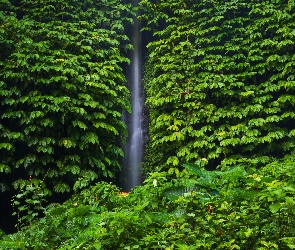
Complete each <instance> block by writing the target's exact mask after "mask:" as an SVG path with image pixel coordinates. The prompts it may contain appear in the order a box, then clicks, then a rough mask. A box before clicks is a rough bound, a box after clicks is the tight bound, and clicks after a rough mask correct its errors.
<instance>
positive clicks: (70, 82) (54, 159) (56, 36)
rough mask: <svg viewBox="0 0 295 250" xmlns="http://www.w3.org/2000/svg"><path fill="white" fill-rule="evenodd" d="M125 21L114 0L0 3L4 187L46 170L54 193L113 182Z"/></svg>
mask: <svg viewBox="0 0 295 250" xmlns="http://www.w3.org/2000/svg"><path fill="white" fill-rule="evenodd" d="M132 17H133V11H132V8H131V4H127V3H121V1H118V0H111V1H107V2H106V1H99V2H97V1H92V0H89V1H83V2H81V1H78V0H77V1H63V2H60V1H57V0H50V1H45V2H44V1H43V2H42V1H41V2H40V1H37V2H36V1H32V0H22V1H1V12H0V26H1V33H0V36H1V48H0V50H1V55H0V105H1V110H0V117H1V121H0V139H1V141H0V173H1V176H0V187H1V189H0V191H1V192H2V191H7V190H9V189H11V188H12V186H14V187H15V188H16V189H18V190H22V189H23V188H24V187H25V186H27V185H28V183H29V179H33V180H36V181H42V179H43V177H44V176H46V178H45V179H44V180H43V184H42V185H41V186H42V187H44V188H47V189H49V190H50V191H51V192H54V193H66V192H72V191H73V190H79V189H83V188H85V187H87V186H89V185H90V184H91V183H93V182H94V181H95V180H102V179H107V178H110V179H114V175H115V173H116V172H118V171H119V170H120V163H119V161H120V158H121V157H122V155H123V151H122V148H121V147H122V142H123V137H124V135H125V133H126V132H125V131H126V129H125V124H123V122H122V121H121V111H122V110H128V111H130V106H129V91H128V89H127V88H126V86H125V85H126V79H125V77H124V74H123V67H124V64H127V63H128V62H129V59H128V58H127V57H126V51H125V52H124V50H126V49H130V48H131V45H130V43H129V41H128V37H127V35H126V30H125V29H128V26H129V25H130V24H131V23H132ZM47 193H48V192H47ZM5 195H7V194H5ZM19 195H20V194H19Z"/></svg>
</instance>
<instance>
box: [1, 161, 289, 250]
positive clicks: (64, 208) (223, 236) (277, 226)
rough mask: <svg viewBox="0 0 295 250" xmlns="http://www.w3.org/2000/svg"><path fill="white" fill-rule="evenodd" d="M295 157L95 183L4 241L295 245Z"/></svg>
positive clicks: (83, 245)
mask: <svg viewBox="0 0 295 250" xmlns="http://www.w3.org/2000/svg"><path fill="white" fill-rule="evenodd" d="M294 160H295V159H294V157H290V156H288V157H286V158H285V159H284V161H281V162H273V163H272V164H270V165H268V166H265V167H264V168H262V169H260V170H259V171H257V172H256V173H254V174H252V175H249V174H247V173H246V172H245V170H244V169H243V168H242V167H236V168H233V169H231V170H230V171H224V172H219V171H217V172H215V171H212V172H210V171H206V170H201V169H200V168H199V167H197V166H193V165H188V164H187V165H186V169H185V170H184V171H182V172H179V171H178V169H177V168H171V169H170V170H169V171H168V172H162V173H158V172H154V173H153V174H151V175H150V176H149V177H148V178H147V179H146V181H145V184H144V185H143V186H141V187H137V188H135V189H134V190H133V192H132V193H130V194H129V195H128V196H126V195H125V194H124V193H123V194H122V193H119V189H118V188H117V187H116V186H114V185H110V184H107V183H98V184H97V185H95V186H93V187H92V188H90V189H87V190H84V191H82V192H81V193H80V194H79V195H75V196H73V197H72V198H71V199H70V200H68V201H67V202H66V203H64V204H62V205H60V204H52V205H51V206H50V207H49V208H47V210H46V217H45V218H43V219H41V220H40V221H38V222H35V223H32V224H30V227H29V229H28V228H27V227H26V228H24V229H23V230H22V231H20V232H19V233H17V234H14V235H8V236H3V237H2V240H1V241H0V247H3V248H4V249H40V250H41V249H44V250H45V249H60V250H61V249H63V250H65V249H110V250H111V249H147V250H148V249H171V250H172V249H182V250H195V249H208V250H211V249H261V250H262V249H263V250H265V249H294V247H295V238H294V233H295V229H294V223H295V217H294V205H295V200H294V194H295V188H294V181H295V179H294V176H295V175H294V174H295V172H294V169H295V164H294Z"/></svg>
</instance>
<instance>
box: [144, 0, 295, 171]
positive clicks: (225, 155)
mask: <svg viewBox="0 0 295 250" xmlns="http://www.w3.org/2000/svg"><path fill="white" fill-rule="evenodd" d="M141 7H142V9H143V14H142V17H141V18H142V19H143V20H144V23H145V27H144V29H148V30H151V32H152V33H153V36H154V38H155V40H154V41H153V42H151V43H149V45H148V48H149V51H150V53H149V59H148V65H149V66H148V67H147V68H148V71H147V73H146V80H145V88H146V93H147V103H148V105H149V108H150V118H151V123H150V143H149V146H148V152H147V155H146V163H145V164H146V168H147V169H148V170H149V171H150V170H153V169H155V168H156V167H157V166H159V169H166V166H165V165H166V164H167V166H168V167H169V166H173V165H174V166H180V165H182V164H183V163H185V162H191V163H196V164H199V165H200V166H206V167H207V168H216V166H218V165H219V166H225V165H227V166H231V165H237V164H242V165H247V166H251V165H253V164H255V166H257V167H259V166H261V165H263V164H266V163H268V162H271V161H272V160H273V159H274V158H281V157H282V156H283V155H284V154H287V153H292V152H294V146H295V144H294V136H295V130H294V127H295V123H294V117H295V113H294V101H295V95H294V94H295V92H294V87H295V81H294V80H295V74H294V73H295V67H294V64H295V61H294V59H295V55H294V54H295V53H294V52H295V47H294V42H295V15H294V13H295V11H294V10H295V6H294V1H257V0H251V1H244V0H231V1H219V0H217V1H207V0H201V1H175V0H173V1H172V0H167V1H164V2H163V1H161V2H159V1H155V0H143V1H141Z"/></svg>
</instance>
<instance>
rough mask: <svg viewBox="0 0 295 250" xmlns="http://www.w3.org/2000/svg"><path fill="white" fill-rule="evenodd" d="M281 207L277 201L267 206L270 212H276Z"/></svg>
mask: <svg viewBox="0 0 295 250" xmlns="http://www.w3.org/2000/svg"><path fill="white" fill-rule="evenodd" d="M280 208H281V204H280V203H279V202H276V203H273V204H271V205H270V206H269V209H270V211H271V212H272V213H277V212H278V211H279V210H280Z"/></svg>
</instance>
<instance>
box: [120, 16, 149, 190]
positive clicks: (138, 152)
mask: <svg viewBox="0 0 295 250" xmlns="http://www.w3.org/2000/svg"><path fill="white" fill-rule="evenodd" d="M140 40H141V38H140V25H139V21H138V19H137V18H136V17H135V18H134V24H133V29H132V36H131V43H132V45H133V48H134V49H133V51H132V52H131V57H130V58H131V63H130V66H129V69H128V73H127V79H128V88H129V90H130V93H131V106H132V113H131V114H126V113H124V114H123V121H124V122H125V123H126V124H127V129H128V137H127V140H126V141H127V142H126V145H125V147H124V153H125V156H124V162H123V168H124V172H125V185H124V189H125V190H126V191H130V189H131V188H133V187H135V186H138V185H140V184H141V162H142V160H143V128H142V121H143V104H144V103H143V86H142V80H141V78H142V65H141V41H140Z"/></svg>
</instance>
